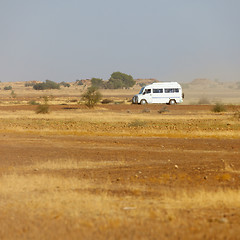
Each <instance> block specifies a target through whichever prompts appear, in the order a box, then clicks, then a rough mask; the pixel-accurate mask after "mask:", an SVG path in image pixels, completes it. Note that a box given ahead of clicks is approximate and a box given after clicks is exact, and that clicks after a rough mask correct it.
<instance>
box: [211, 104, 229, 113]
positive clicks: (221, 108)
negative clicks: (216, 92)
mask: <svg viewBox="0 0 240 240" xmlns="http://www.w3.org/2000/svg"><path fill="white" fill-rule="evenodd" d="M212 111H213V112H225V111H226V108H225V106H224V104H222V103H216V104H215V105H214V107H213V108H212Z"/></svg>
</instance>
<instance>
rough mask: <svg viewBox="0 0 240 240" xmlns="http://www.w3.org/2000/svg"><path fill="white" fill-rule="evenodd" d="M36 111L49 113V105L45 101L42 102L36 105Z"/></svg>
mask: <svg viewBox="0 0 240 240" xmlns="http://www.w3.org/2000/svg"><path fill="white" fill-rule="evenodd" d="M36 113H37V114H39V113H42V114H46V113H49V105H48V104H47V103H45V104H42V105H38V106H37V108H36Z"/></svg>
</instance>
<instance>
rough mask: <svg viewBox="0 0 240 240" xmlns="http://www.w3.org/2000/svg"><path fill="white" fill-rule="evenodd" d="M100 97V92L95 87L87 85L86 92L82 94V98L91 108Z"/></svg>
mask: <svg viewBox="0 0 240 240" xmlns="http://www.w3.org/2000/svg"><path fill="white" fill-rule="evenodd" d="M101 98H102V94H101V93H100V92H99V91H98V89H97V88H96V87H93V86H92V87H89V88H88V89H87V92H86V93H84V94H83V95H82V100H83V101H84V102H85V105H86V106H87V107H89V108H93V107H94V106H95V105H96V104H97V103H98V102H99V101H100V100H101Z"/></svg>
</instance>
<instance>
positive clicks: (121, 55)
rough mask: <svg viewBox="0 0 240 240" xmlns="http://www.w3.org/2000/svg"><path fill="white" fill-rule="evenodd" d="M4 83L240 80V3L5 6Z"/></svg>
mask: <svg viewBox="0 0 240 240" xmlns="http://www.w3.org/2000/svg"><path fill="white" fill-rule="evenodd" d="M0 30H1V32H0V34H1V35H0V81H2V82H6V81H27V80H39V81H44V80H46V79H50V80H53V81H75V80H76V79H85V78H92V77H98V78H103V79H109V77H110V75H111V73H112V72H114V71H121V72H124V73H127V74H131V75H132V76H133V77H134V78H157V79H158V80H160V81H179V82H184V81H186V82H188V81H192V80H193V79H195V78H209V79H212V80H214V79H218V80H220V81H240V0H21V1H20V0H0Z"/></svg>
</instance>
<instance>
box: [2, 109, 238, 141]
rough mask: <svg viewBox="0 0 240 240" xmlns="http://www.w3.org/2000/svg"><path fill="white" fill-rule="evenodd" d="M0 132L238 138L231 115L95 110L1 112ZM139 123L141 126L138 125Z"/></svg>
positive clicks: (236, 124)
mask: <svg viewBox="0 0 240 240" xmlns="http://www.w3.org/2000/svg"><path fill="white" fill-rule="evenodd" d="M0 114H1V118H0V122H1V125H0V131H8V132H27V133H41V134H58V135H59V134H62V135H65V134H69V135H84V134H87V135H103V136H156V137H157V136H158V137H159V136H162V137H166V136H167V137H191V138H194V137H203V138H204V137H207V138H209V137H210V138H211V137H213V138H239V137H240V122H239V121H238V120H236V119H234V118H233V114H214V113H212V114H211V113H209V112H207V113H201V114H199V115H196V114H193V115H191V114H187V115H159V114H157V113H156V114H155V113H153V114H141V113H134V114H128V113H122V112H111V111H108V110H106V109H104V108H102V109H97V110H74V111H70V112H68V113H67V114H66V111H57V112H52V113H50V114H48V115H47V116H44V115H40V114H38V115H37V114H35V113H34V112H32V111H17V112H3V111H2V112H1V113H0ZM140 123H141V124H140Z"/></svg>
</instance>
